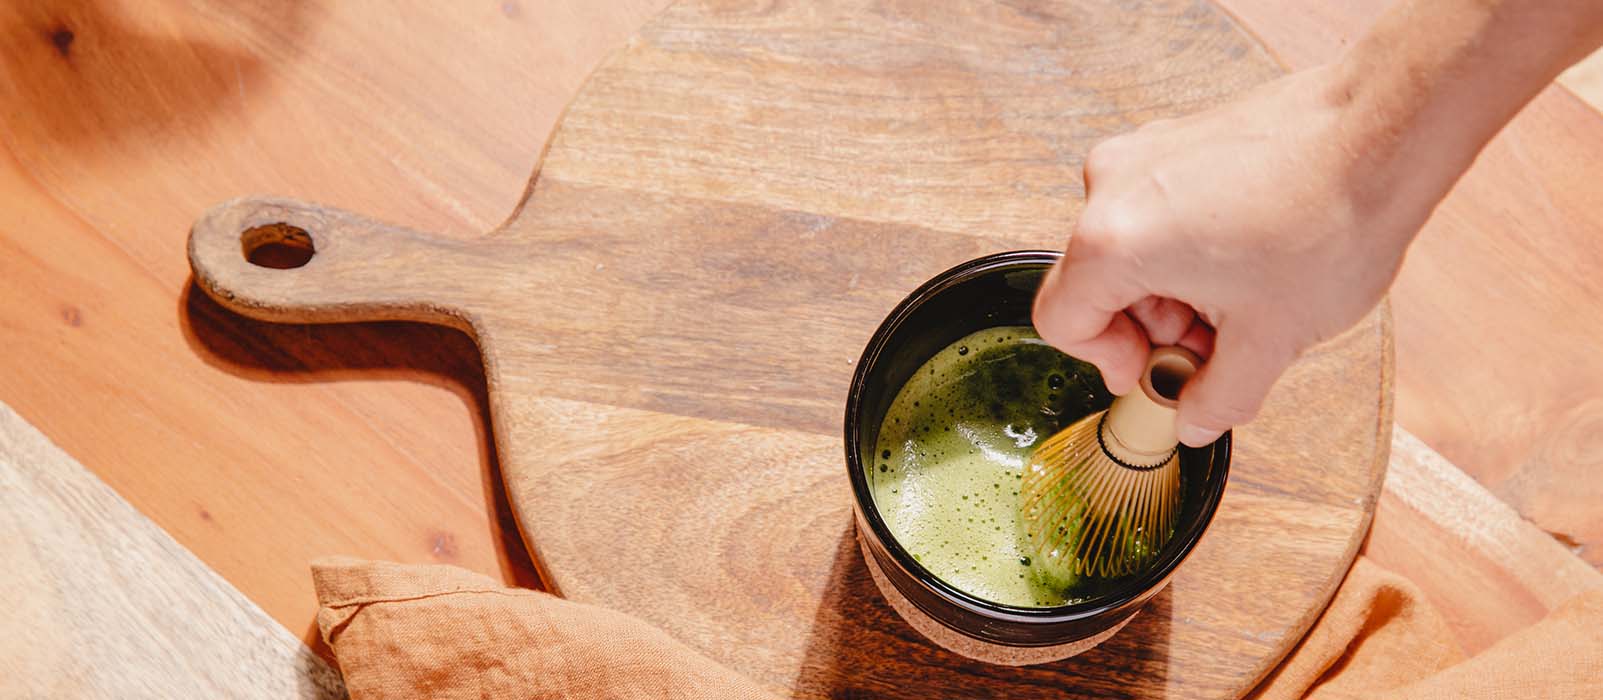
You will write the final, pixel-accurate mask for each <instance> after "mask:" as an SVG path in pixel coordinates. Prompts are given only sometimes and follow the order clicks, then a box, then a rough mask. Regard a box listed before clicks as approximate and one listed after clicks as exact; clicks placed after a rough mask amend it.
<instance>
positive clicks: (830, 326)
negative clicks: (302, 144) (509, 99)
mask: <svg viewBox="0 0 1603 700" xmlns="http://www.w3.org/2000/svg"><path fill="white" fill-rule="evenodd" d="M531 70H538V67H537V66H534V67H531ZM1278 73H1279V68H1278V67H1277V65H1276V63H1275V62H1274V61H1273V60H1272V59H1271V58H1270V57H1269V56H1268V55H1267V54H1266V53H1265V52H1264V50H1263V49H1262V48H1261V47H1260V46H1259V45H1258V44H1257V43H1256V42H1254V41H1253V40H1252V39H1251V38H1249V37H1248V36H1247V35H1246V34H1245V33H1244V32H1242V31H1241V30H1240V29H1239V28H1238V27H1237V26H1235V25H1234V24H1233V23H1232V22H1231V21H1230V20H1229V19H1228V18H1227V17H1226V16H1225V15H1224V14H1222V13H1221V12H1219V11H1218V10H1216V9H1215V8H1214V7H1212V6H1211V5H1210V4H1208V3H1206V2H1202V1H1192V0H1151V1H1148V2H1138V3H1128V2H1114V1H1113V0H1079V1H1066V2H1021V3H996V4H982V3H972V2H967V1H965V0H941V1H932V0H906V1H904V2H895V1H892V2H856V1H853V0H811V1H806V2H802V1H797V2H734V1H714V0H695V1H689V2H684V3H681V4H679V5H676V6H674V7H673V8H671V9H669V10H668V11H666V12H665V13H664V14H662V15H661V16H659V17H657V18H656V19H654V20H653V21H652V22H650V23H649V24H648V25H647V26H646V27H645V28H644V29H643V30H642V31H641V33H640V34H639V35H638V36H637V37H636V38H635V39H634V40H632V41H631V42H630V43H629V44H628V45H627V46H626V47H624V48H623V49H621V50H620V51H619V52H617V53H616V54H614V55H613V56H612V57H611V58H609V59H608V60H607V61H606V62H605V63H604V64H603V65H602V66H601V67H600V68H599V69H598V70H597V71H596V73H595V74H594V76H592V78H591V79H590V81H589V82H588V83H587V84H586V85H585V87H584V88H583V90H582V91H581V92H580V94H579V95H578V97H577V98H576V99H575V100H574V102H573V103H572V104H571V105H570V106H569V107H568V110H567V113H566V115H565V117H564V118H563V120H562V122H561V125H560V126H559V127H558V129H557V131H556V133H555V134H553V135H552V136H551V139H550V142H549V147H548V151H547V153H546V154H545V156H544V158H543V163H542V165H541V167H540V170H539V172H538V177H536V178H531V182H530V187H529V190H528V194H527V195H526V197H525V199H524V201H523V202H521V203H520V204H519V205H518V207H517V209H516V210H515V211H514V213H513V215H512V216H511V217H510V218H509V219H508V221H507V222H506V223H505V224H503V225H502V226H501V227H499V228H498V229H497V230H495V231H493V232H491V233H490V234H488V235H486V236H485V237H483V238H482V239H479V240H473V241H458V240H452V239H448V238H444V237H438V236H433V235H429V234H425V233H420V232H416V231H411V230H407V229H404V228H400V227H396V226H391V225H387V224H382V223H378V222H376V221H374V220H371V219H367V218H364V217H361V216H358V215H355V214H351V213H347V212H342V211H338V210H334V209H328V208H322V207H318V206H315V205H310V204H301V203H297V202H292V201H285V200H264V199H250V200H239V201H235V202H230V203H228V204H225V205H223V206H220V207H218V208H217V209H215V210H213V211H212V212H210V213H208V214H207V215H206V216H205V217H204V218H203V219H202V220H201V221H200V222H198V223H197V224H196V225H195V228H194V230H193V233H192V236H191V238H190V256H191V261H192V264H193V266H194V271H195V276H196V279H197V280H198V281H199V283H200V284H201V286H202V287H203V288H204V289H205V290H206V291H207V292H208V293H209V294H211V295H212V296H214V297H216V298H217V299H218V300H219V301H220V302H222V303H223V304H225V305H227V306H228V307H230V308H232V309H235V310H237V311H239V312H241V313H244V314H247V315H250V316H254V317H257V318H262V319H269V320H278V321H293V322H308V321H315V322H338V321H353V320H371V319H414V320H425V321H433V322H437V323H443V324H447V325H451V326H455V327H458V328H463V329H465V330H467V331H468V332H469V333H471V334H473V335H474V337H475V338H476V339H477V341H478V343H479V345H480V346H481V348H482V349H483V352H484V358H485V364H486V368H487V373H486V374H487V378H488V382H489V387H490V395H491V413H492V423H493V425H494V431H495V434H496V447H497V451H498V454H499V456H500V460H501V468H502V472H503V473H504V474H505V479H506V482H507V483H506V486H507V489H508V492H509V494H510V497H511V500H512V503H513V504H514V507H515V509H516V510H517V512H518V514H519V519H520V524H521V526H522V529H523V532H524V537H525V541H526V543H527V544H528V546H529V548H530V550H531V551H532V552H533V553H534V555H535V558H536V560H537V562H538V563H539V565H540V567H541V569H542V575H543V576H544V577H545V580H546V582H547V583H548V585H550V586H551V587H552V588H553V589H554V590H556V591H558V592H560V593H562V594H563V595H566V596H568V597H570V598H574V599H577V600H582V601H587V602H594V603H600V604H603V605H608V606H611V607H615V608H618V609H622V610H626V611H628V612H631V613H634V614H636V615H638V616H640V617H642V618H644V619H646V620H648V621H650V622H652V623H654V624H657V625H660V626H662V627H664V628H666V629H668V630H669V631H670V632H672V633H673V634H675V635H677V636H678V637H680V638H681V639H683V640H685V641H687V642H688V643H690V644H692V645H693V646H695V647H697V648H699V649H701V650H703V651H705V652H706V653H707V654H709V655H710V656H712V657H713V658H715V659H717V660H719V661H722V662H724V663H727V664H730V665H731V666H733V667H735V668H737V669H738V670H740V671H742V672H744V673H747V674H750V675H752V676H753V677H756V678H758V679H761V680H762V681H764V682H766V683H767V684H769V685H770V686H772V687H774V688H775V689H776V690H780V691H785V692H792V693H794V694H796V695H800V696H808V697H823V696H841V695H856V694H866V695H873V696H884V697H926V696H931V695H941V696H950V695H956V694H980V695H986V694H1007V695H1010V696H1027V695H1035V694H1042V695H1058V694H1061V693H1062V692H1064V691H1065V690H1077V691H1079V692H1083V693H1086V694H1097V695H1116V696H1140V697H1147V696H1159V695H1164V694H1166V693H1167V694H1169V695H1173V696H1182V697H1221V696H1238V695H1240V694H1242V693H1244V692H1245V691H1247V690H1248V689H1250V688H1251V687H1252V686H1253V685H1254V684H1255V682H1256V681H1257V679H1258V678H1260V677H1261V676H1262V675H1263V674H1264V673H1265V672H1267V670H1268V669H1269V668H1270V667H1271V666H1272V665H1273V664H1274V663H1275V662H1276V661H1277V660H1279V659H1280V658H1281V657H1282V656H1283V655H1284V654H1285V653H1286V651H1287V650H1288V649H1289V648H1290V647H1291V646H1292V645H1293V644H1294V643H1295V642H1296V641H1297V639H1298V638H1299V637H1300V636H1301V634H1302V632H1303V631H1304V630H1305V629H1306V628H1307V627H1308V625H1309V624H1311V622H1312V621H1313V619H1314V618H1315V617H1316V616H1317V614H1318V612H1319V610H1320V609H1321V607H1322V606H1323V605H1324V603H1325V602H1326V601H1327V600H1328V599H1329V597H1330V595H1331V594H1332V592H1333V591H1334V588H1335V586H1336V585H1337V583H1338V582H1339V581H1340V579H1341V577H1342V575H1343V573H1344V572H1345V571H1346V568H1347V566H1348V564H1349V563H1350V561H1351V559H1352V557H1353V554H1354V552H1355V551H1356V549H1357V547H1358V544H1359V542H1360V540H1361V539H1362V538H1363V535H1364V533H1365V531H1366V528H1367V526H1368V524H1369V520H1370V517H1371V515H1372V513H1373V510H1374V506H1375V498H1376V494H1377V492H1378V489H1379V487H1380V484H1381V477H1382V475H1383V474H1384V470H1385V461H1386V460H1385V458H1386V452H1387V445H1388V439H1389V432H1390V426H1391V406H1392V395H1391V386H1392V376H1391V367H1392V358H1391V334H1390V325H1389V320H1388V316H1387V315H1386V313H1385V311H1384V309H1383V310H1381V311H1379V312H1377V313H1376V314H1375V315H1373V316H1371V317H1370V318H1368V319H1366V320H1365V321H1364V322H1363V323H1361V324H1359V326H1358V327H1357V328H1355V329H1354V330H1353V331H1351V332H1349V333H1347V334H1345V335H1343V336H1342V337H1340V338H1338V339H1335V340H1334V341H1332V342H1330V343H1328V344H1326V345H1324V346H1322V347H1320V348H1318V349H1317V350H1316V351H1314V352H1311V353H1310V354H1309V355H1308V356H1307V357H1306V358H1304V359H1303V360H1302V361H1301V362H1299V363H1298V364H1297V365H1296V366H1295V367H1294V368H1293V369H1292V370H1291V371H1290V372H1289V373H1288V374H1287V376H1286V377H1285V378H1284V379H1283V380H1282V381H1281V383H1280V384H1279V385H1278V387H1277V389H1276V391H1275V393H1274V394H1273V395H1272V396H1271V398H1270V401H1269V403H1268V405H1267V406H1266V408H1265V410H1264V413H1263V415H1262V417H1261V418H1260V419H1259V420H1257V421H1256V422H1254V423H1253V424H1252V425H1250V426H1247V427H1245V428H1243V429H1241V430H1239V431H1238V433H1237V454H1236V459H1235V462H1234V465H1233V467H1232V473H1231V479H1230V486H1229V489H1228V490H1227V492H1226V495H1225V499H1224V502H1223V504H1222V505H1221V507H1220V509H1219V512H1218V516H1217V517H1216V519H1215V522H1214V525H1213V527H1212V529H1211V530H1210V532H1209V533H1208V535H1207V536H1206V537H1205V538H1204V540H1203V541H1202V543H1201V544H1200V545H1199V547H1198V549H1197V550H1196V552H1195V553H1194V555H1193V556H1192V557H1191V559H1190V560H1188V562H1187V563H1186V564H1185V566H1184V567H1183V568H1182V569H1181V571H1180V573H1179V574H1178V575H1177V576H1176V577H1175V579H1174V582H1173V584H1172V585H1171V586H1170V587H1169V589H1168V590H1167V591H1166V592H1165V593H1164V594H1163V595H1161V596H1159V598H1157V599H1156V601H1155V603H1154V604H1153V605H1151V606H1150V607H1149V608H1148V609H1147V610H1146V611H1144V612H1143V613H1142V614H1141V615H1140V616H1139V617H1138V618H1137V619H1136V621H1135V622H1134V623H1132V624H1131V625H1130V626H1129V627H1128V628H1127V629H1126V630H1125V631H1124V632H1123V633H1121V634H1120V635H1118V636H1116V637H1115V638H1114V639H1113V640H1112V641H1111V642H1109V643H1107V644H1104V645H1103V646H1101V647H1099V648H1097V649H1096V650H1094V651H1093V652H1091V653H1088V654H1085V655H1083V656H1081V657H1078V658H1075V659H1072V660H1069V661H1065V662H1060V663H1054V664H1049V665H1044V666H1039V667H1032V668H1022V669H1014V668H1000V667H992V666H987V665H984V664H979V663H975V662H970V661H967V660H965V659H963V658H960V657H958V656H955V655H953V654H950V653H947V652H945V651H942V650H940V649H938V648H936V647H934V646H933V645H931V644H929V643H928V642H926V641H924V640H923V639H922V638H920V637H919V636H918V634H917V633H915V632H914V631H913V630H912V629H911V628H910V627H908V626H907V625H905V624H904V623H902V622H901V621H900V620H899V619H898V618H896V617H895V615H894V613H892V611H891V610H890V608H889V607H888V606H887V605H886V604H885V603H884V602H883V601H882V599H881V598H880V596H879V594H878V593H877V592H876V590H875V589H874V587H873V584H872V583H871V582H870V580H869V577H868V575H867V572H866V570H865V569H864V566H863V563H862V561H861V559H860V556H859V554H858V552H857V550H856V546H855V544H854V543H853V541H852V533H851V523H850V519H849V509H850V505H849V500H848V499H849V487H848V485H847V481H846V475H845V473H844V467H843V462H842V446H841V437H840V435H841V426H840V421H841V415H842V405H843V402H844V398H845V394H846V388H847V383H848V381H849V379H850V376H851V373H852V370H853V366H852V363H853V362H854V361H855V359H856V357H857V355H858V354H859V352H860V351H861V349H862V347H863V345H864V344H865V343H866V342H867V340H868V337H869V335H870V333H871V332H872V331H873V329H874V328H875V326H876V325H877V324H878V323H879V321H880V320H881V319H882V318H883V316H884V315H885V313H886V312H888V311H889V310H890V309H891V307H892V306H893V305H895V304H896V302H897V301H898V300H900V299H901V298H902V296H903V295H905V294H906V293H907V292H908V291H910V290H912V289H913V288H914V287H915V286H917V285H918V284H919V283H921V282H922V281H924V280H925V279H927V278H929V277H930V276H932V275H934V274H935V273H937V272H940V271H941V270H943V269H945V268H947V267H948V266H950V265H953V264H955V263H958V262H961V261H963V260H966V259H968V258H972V257H975V256H978V255H981V254H984V253H989V252H993V251H997V250H1003V249H1011V248H1021V247H1061V246H1062V245H1063V243H1064V240H1065V238H1066V236H1067V234H1068V232H1069V230H1070V229H1071V227H1072V223H1073V221H1074V219H1075V214H1076V212H1077V211H1078V209H1079V207H1080V204H1081V200H1082V199H1083V187H1082V184H1081V179H1080V172H1081V166H1082V159H1083V156H1084V153H1085V152H1086V150H1087V149H1088V148H1089V147H1090V146H1091V145H1092V144H1094V143H1095V142H1097V141H1098V140H1100V139H1102V138H1105V137H1107V136H1110V135H1113V134H1115V133H1118V132H1122V131H1125V130H1128V129H1131V128H1133V127H1135V126H1137V125H1139V124H1141V123H1143V122H1146V121H1149V120H1152V119H1157V118H1162V117H1168V116H1176V115H1179V114H1183V113H1186V112H1190V111H1193V110H1196V109H1199V108H1202V107H1206V106H1208V105H1210V104H1214V103H1217V102H1219V101H1221V100H1224V99H1226V98H1228V97H1230V96H1232V95H1235V94H1239V93H1240V92H1242V91H1243V90H1246V89H1248V88H1249V87H1251V86H1253V85H1256V84H1258V83H1261V82H1263V81H1265V80H1268V79H1270V78H1272V77H1274V76H1275V75H1277V74H1278ZM494 89H516V86H515V85H511V86H509V85H497V86H495V87H494ZM280 223H284V224H288V225H289V226H291V227H294V228H289V227H285V226H278V225H277V224H280ZM302 232H304V233H302ZM281 239H282V240H284V241H285V242H286V244H287V245H289V246H291V247H294V246H296V245H302V246H304V245H312V246H314V247H315V253H314V254H313V255H312V257H311V259H310V261H309V262H307V263H306V264H305V265H304V266H302V267H299V268H295V269H288V270H281V269H268V268H265V267H257V266H255V265H252V264H250V263H248V262H247V261H246V258H245V255H244V253H245V252H246V251H248V250H250V249H253V248H255V247H256V246H258V245H261V244H263V243H264V242H271V241H277V240H281ZM330 439H337V436H330Z"/></svg>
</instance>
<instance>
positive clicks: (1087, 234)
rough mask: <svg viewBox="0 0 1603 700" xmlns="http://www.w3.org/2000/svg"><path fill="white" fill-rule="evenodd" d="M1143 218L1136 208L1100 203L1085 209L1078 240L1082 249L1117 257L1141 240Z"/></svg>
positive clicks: (1081, 216)
mask: <svg viewBox="0 0 1603 700" xmlns="http://www.w3.org/2000/svg"><path fill="white" fill-rule="evenodd" d="M1145 227H1146V223H1145V221H1144V217H1143V216H1142V215H1141V213H1140V212H1139V211H1137V210H1136V209H1135V208H1133V207H1128V206H1124V205H1122V204H1120V203H1118V202H1116V201H1115V202H1108V201H1101V202H1096V203H1093V204H1091V205H1090V206H1087V207H1086V208H1085V212H1084V213H1082V214H1081V215H1080V224H1079V227H1078V230H1077V234H1076V237H1077V238H1080V239H1082V242H1081V245H1082V246H1083V248H1082V249H1083V250H1085V251H1086V252H1090V253H1096V254H1099V255H1104V256H1117V255H1119V254H1122V253H1124V252H1126V249H1127V248H1128V247H1129V246H1130V245H1131V244H1132V243H1133V242H1135V241H1136V240H1138V239H1140V238H1141V234H1142V231H1143V230H1144V228H1145Z"/></svg>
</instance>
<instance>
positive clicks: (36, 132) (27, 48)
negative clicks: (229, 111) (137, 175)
mask: <svg viewBox="0 0 1603 700" xmlns="http://www.w3.org/2000/svg"><path fill="white" fill-rule="evenodd" d="M116 5H117V3H105V2H100V1H99V0H45V1H30V2H17V3H4V4H3V5H0V74H3V75H6V76H8V78H9V79H8V80H7V81H5V82H0V88H3V89H4V90H5V92H4V93H0V98H5V97H8V98H9V99H6V100H5V101H6V102H7V104H9V105H11V106H12V107H13V109H12V110H11V111H10V112H9V114H8V115H7V119H6V121H7V126H9V127H10V128H11V129H12V130H15V131H18V132H22V133H23V134H28V133H29V132H32V137H29V138H23V139H21V141H23V142H24V143H56V144H60V145H62V146H65V147H71V148H78V149H90V148H93V147H94V146H96V145H97V144H98V143H99V142H100V141H101V140H104V139H134V140H137V141H143V142H145V143H154V142H159V140H160V138H161V135H162V133H163V132H164V131H166V130H167V129H168V128H169V127H174V126H178V125H186V126H193V125H194V124H195V123H198V122H200V121H202V120H197V119H196V117H197V116H204V115H209V114H212V113H215V112H216V111H217V110H219V109H222V108H224V107H225V106H228V107H235V108H237V107H239V106H240V101H242V100H243V99H244V98H245V95H246V94H247V93H250V92H251V91H252V89H253V87H254V86H255V83H256V82H257V81H258V80H260V79H261V78H262V71H261V70H260V68H261V66H260V61H259V59H258V58H257V57H256V56H255V55H253V54H252V53H248V52H245V51H240V50H238V49H237V48H234V47H230V46H225V45H223V44H220V43H215V42H214V41H213V39H219V40H222V39H226V38H228V37H233V38H236V39H237V38H239V37H240V35H242V36H244V37H249V38H252V39H254V40H256V41H262V42H272V43H276V44H283V43H285V42H286V41H293V40H294V38H295V37H298V36H304V35H305V33H306V31H307V30H306V25H307V24H308V23H309V22H308V18H307V17H306V12H305V11H306V10H307V9H308V5H307V4H306V3H305V2H302V1H301V0H292V1H291V2H281V3H263V4H261V5H259V6H251V5H247V4H243V3H240V4H232V5H227V6H224V7H205V6H202V7H199V8H191V9H192V11H191V12H190V13H188V14H187V15H184V16H180V17H176V18H175V17H172V16H169V15H165V14H162V13H141V12H137V11H134V10H133V9H129V10H121V9H119V8H117V7H116ZM131 7H132V8H137V7H139V5H138V4H137V3H136V4H134V5H133V6H131ZM225 30H226V33H225ZM130 142H132V141H130Z"/></svg>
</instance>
